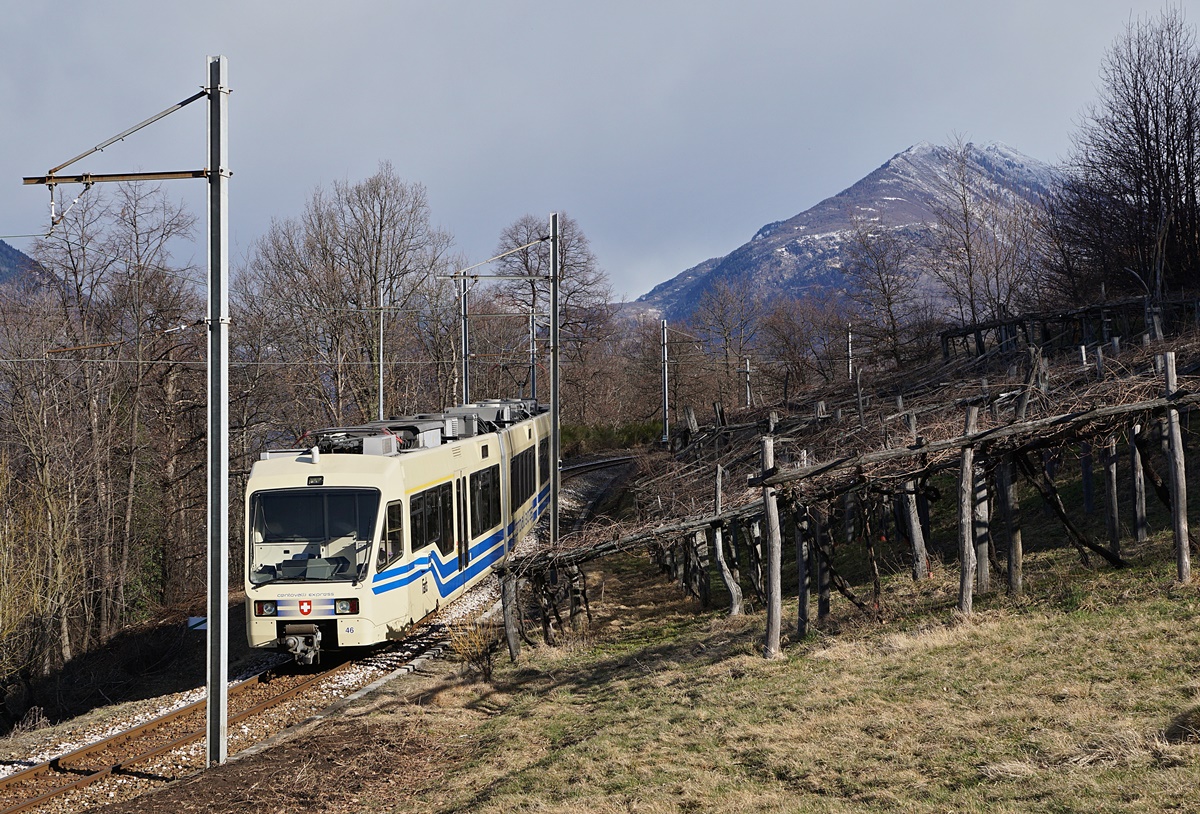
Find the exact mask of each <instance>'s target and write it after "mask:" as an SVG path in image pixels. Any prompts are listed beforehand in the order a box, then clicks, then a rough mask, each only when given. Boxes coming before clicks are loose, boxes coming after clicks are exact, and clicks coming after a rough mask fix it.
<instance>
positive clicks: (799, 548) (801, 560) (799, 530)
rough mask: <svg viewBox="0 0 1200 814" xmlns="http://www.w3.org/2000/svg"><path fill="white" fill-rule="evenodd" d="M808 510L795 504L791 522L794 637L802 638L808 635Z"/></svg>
mask: <svg viewBox="0 0 1200 814" xmlns="http://www.w3.org/2000/svg"><path fill="white" fill-rule="evenodd" d="M807 515H808V512H807V511H806V510H805V509H804V507H803V506H799V505H797V506H796V512H795V516H794V517H793V523H794V525H795V528H796V596H797V599H798V602H797V609H796V638H797V639H803V638H804V637H805V636H807V635H808V541H807V540H806V539H805V532H806V531H807V530H808V519H807Z"/></svg>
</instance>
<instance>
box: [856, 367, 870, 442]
mask: <svg viewBox="0 0 1200 814" xmlns="http://www.w3.org/2000/svg"><path fill="white" fill-rule="evenodd" d="M854 392H855V394H856V395H857V397H858V426H859V428H860V429H864V430H865V429H866V428H867V412H866V409H865V407H864V406H863V391H862V371H861V370H855V371H854Z"/></svg>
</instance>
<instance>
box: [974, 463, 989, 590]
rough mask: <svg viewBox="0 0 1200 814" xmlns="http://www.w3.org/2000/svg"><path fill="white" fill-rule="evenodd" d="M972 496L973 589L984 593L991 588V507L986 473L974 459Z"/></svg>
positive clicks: (981, 465)
mask: <svg viewBox="0 0 1200 814" xmlns="http://www.w3.org/2000/svg"><path fill="white" fill-rule="evenodd" d="M974 473H975V482H974V484H973V486H974V497H973V501H974V502H973V507H972V508H973V513H974V517H973V523H972V525H973V527H974V531H973V534H974V536H975V590H976V591H977V592H978V593H981V594H986V593H988V592H989V591H991V590H992V572H991V560H990V559H989V557H988V545H989V543H990V542H991V539H992V530H991V521H992V518H991V509H990V506H989V505H988V500H989V496H988V475H987V469H986V468H985V467H984V465H983V464H982V463H981V462H979V461H978V459H976V463H975V466H974Z"/></svg>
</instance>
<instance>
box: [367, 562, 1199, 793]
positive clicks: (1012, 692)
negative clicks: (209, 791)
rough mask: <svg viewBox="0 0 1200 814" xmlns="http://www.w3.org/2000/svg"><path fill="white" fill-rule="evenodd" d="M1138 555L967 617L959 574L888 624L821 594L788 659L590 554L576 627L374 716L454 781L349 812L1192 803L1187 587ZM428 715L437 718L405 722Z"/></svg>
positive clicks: (738, 627)
mask: <svg viewBox="0 0 1200 814" xmlns="http://www.w3.org/2000/svg"><path fill="white" fill-rule="evenodd" d="M1164 549H1165V550H1164ZM1133 556H1134V557H1135V558H1137V559H1139V560H1141V561H1143V562H1153V563H1155V564H1154V565H1146V564H1143V565H1140V566H1138V567H1135V568H1133V569H1129V570H1126V571H1119V572H1118V571H1113V570H1109V569H1107V568H1099V569H1097V570H1096V571H1091V570H1088V569H1084V568H1082V567H1081V566H1080V565H1079V564H1078V560H1077V557H1076V555H1075V554H1074V552H1073V551H1070V550H1065V551H1049V552H1045V553H1040V554H1037V555H1036V556H1035V557H1034V558H1032V560H1031V562H1030V564H1029V579H1030V582H1031V583H1032V585H1033V586H1041V588H1042V594H1043V595H1044V596H1046V597H1049V598H1045V599H1040V600H1024V601H1021V602H1013V601H1011V600H1008V599H1006V598H1004V597H1002V596H992V597H990V598H987V599H983V600H981V601H980V602H978V603H977V605H976V607H977V612H976V614H975V615H974V616H973V617H972V618H971V619H970V620H969V621H966V622H963V621H955V620H953V618H952V613H951V608H952V607H953V602H954V598H955V591H956V590H957V587H956V586H957V568H956V567H953V564H952V567H951V568H948V569H938V570H937V571H936V572H935V574H934V577H933V579H932V580H930V581H929V582H927V583H925V584H923V585H922V586H920V587H919V588H915V587H914V586H913V585H912V583H911V582H909V581H908V580H907V579H905V578H904V577H902V576H897V577H894V578H892V579H890V580H889V581H888V582H887V584H886V585H885V596H884V604H885V608H886V609H888V610H889V611H890V612H889V613H888V621H886V622H885V623H884V624H883V625H875V624H867V623H863V622H858V621H855V618H854V617H853V616H852V615H850V613H851V612H852V611H853V609H852V608H850V607H849V606H848V605H847V604H846V603H844V602H840V601H839V599H837V598H835V616H836V615H837V614H838V613H839V612H840V613H842V614H845V616H844V617H843V618H842V620H841V621H842V624H841V630H840V632H839V633H838V634H837V635H836V636H829V635H825V634H816V635H814V636H811V637H809V638H808V639H807V640H805V641H802V642H794V643H791V644H789V645H788V646H787V648H786V652H787V655H788V660H787V661H785V662H767V661H764V660H763V659H762V658H760V657H759V655H758V651H759V647H760V637H761V632H762V629H763V619H762V617H761V615H752V616H749V617H746V618H745V619H744V620H728V619H725V618H723V617H722V614H720V613H719V612H704V613H700V612H698V608H697V607H696V606H695V604H694V602H692V601H690V600H685V599H683V598H681V597H679V596H678V595H677V594H676V592H675V591H674V589H672V588H669V587H666V586H664V585H663V583H662V582H661V581H660V580H658V579H657V578H656V577H654V576H653V575H652V574H650V573H649V572H648V566H647V564H646V562H645V561H644V560H643V559H638V558H628V559H625V560H620V561H611V562H605V563H603V566H602V570H601V571H598V572H597V573H595V574H593V577H592V579H593V589H592V594H593V600H594V604H595V605H596V607H594V610H595V611H596V612H597V619H596V622H595V623H594V624H593V625H592V627H591V629H590V632H588V633H586V634H581V635H578V636H576V637H574V638H573V639H571V641H570V642H569V643H568V644H567V645H566V646H564V647H561V648H544V647H543V648H537V649H536V650H533V651H528V650H527V651H526V652H525V654H524V655H523V656H522V659H521V662H520V663H519V664H518V665H516V666H508V665H507V664H506V665H504V666H502V667H501V668H500V669H499V670H498V671H497V676H496V680H495V683H494V686H492V687H488V686H486V685H482V684H470V683H469V682H460V681H453V680H452V681H449V682H447V683H443V684H439V685H437V686H435V687H433V688H432V689H429V690H428V691H427V692H424V693H422V694H421V695H419V696H416V697H409V698H406V699H403V700H402V703H401V704H400V705H399V707H398V708H397V707H395V706H388V705H384V707H382V708H383V709H389V711H388V712H380V713H377V715H378V716H382V718H381V719H375V720H373V723H380V724H385V725H386V722H387V721H389V720H392V721H394V724H395V725H396V726H403V727H405V728H408V727H412V726H416V727H418V728H419V729H421V730H422V734H424V735H428V736H430V737H431V738H433V739H435V740H438V741H440V742H442V743H444V744H454V745H455V748H453V749H452V750H451V752H450V753H447V755H446V756H445V757H446V759H447V760H448V761H449V762H448V763H447V764H446V768H447V771H446V773H445V774H444V775H443V776H442V777H440V778H439V779H438V780H437V782H436V783H433V784H431V785H429V786H428V787H427V788H425V789H424V790H423V791H422V793H420V794H417V795H415V796H414V797H412V798H406V799H405V800H404V803H403V805H400V806H394V805H393V804H392V803H391V802H389V801H388V799H387V797H386V796H381V797H374V796H371V797H368V798H366V799H364V800H363V801H362V802H364V803H367V804H368V805H369V806H371V807H373V808H374V809H376V810H396V811H401V810H403V811H413V810H416V811H429V812H449V811H462V810H470V811H483V812H502V811H503V812H512V811H562V812H610V811H614V812H615V811H640V812H657V811H664V812H665V811H705V812H708V811H717V812H720V811H748V810H753V811H862V810H864V809H869V810H895V811H989V812H990V811H1013V812H1017V811H1021V812H1025V811H1076V810H1081V809H1086V810H1091V811H1161V810H1172V809H1174V810H1198V809H1200V791H1198V790H1197V784H1198V782H1200V751H1198V750H1200V746H1196V745H1195V744H1194V742H1192V740H1190V739H1189V738H1188V737H1187V736H1186V733H1184V734H1183V735H1180V732H1179V724H1180V723H1181V722H1182V723H1184V724H1186V723H1189V722H1191V720H1192V718H1193V717H1195V716H1197V710H1200V678H1198V677H1197V673H1196V671H1197V667H1196V665H1197V663H1198V661H1200V630H1198V629H1197V625H1196V612H1197V604H1198V602H1200V594H1198V592H1197V590H1196V589H1195V588H1194V587H1180V586H1177V585H1174V584H1173V582H1172V571H1173V564H1172V563H1171V561H1170V552H1169V547H1168V546H1167V543H1166V542H1165V541H1164V539H1163V538H1158V539H1156V540H1153V541H1152V542H1151V544H1150V545H1148V546H1147V547H1146V549H1145V550H1144V551H1141V552H1133ZM598 581H603V588H602V589H601V588H599V587H596V586H595V583H597V582H598ZM1035 590H1036V588H1035ZM601 593H603V595H604V596H603V599H600V595H601ZM596 600H599V601H596ZM908 608H914V609H916V610H915V612H914V613H912V614H908V613H905V614H899V613H897V612H896V611H897V610H898V609H908ZM785 613H791V614H792V615H794V613H795V603H794V600H793V602H792V604H791V606H790V608H787V607H785ZM396 692H405V690H404V689H403V688H401V687H399V686H398V687H397V688H396ZM396 700H401V699H396ZM431 707H436V708H437V709H438V710H439V713H447V714H424V715H419V716H417V717H414V713H415V712H417V711H418V710H427V709H429V708H431ZM1168 734H1169V735H1170V736H1171V737H1168Z"/></svg>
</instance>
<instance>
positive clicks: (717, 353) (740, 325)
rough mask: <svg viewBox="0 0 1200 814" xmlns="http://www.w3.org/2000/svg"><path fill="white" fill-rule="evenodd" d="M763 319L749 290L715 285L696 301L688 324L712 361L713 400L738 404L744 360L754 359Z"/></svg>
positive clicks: (756, 296) (755, 298)
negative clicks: (714, 391)
mask: <svg viewBox="0 0 1200 814" xmlns="http://www.w3.org/2000/svg"><path fill="white" fill-rule="evenodd" d="M762 315H763V307H762V301H761V300H760V299H759V297H758V295H756V294H755V293H753V292H751V290H750V288H749V286H734V285H730V284H729V283H726V282H724V281H718V282H717V283H716V284H715V285H713V286H712V287H711V288H709V289H707V290H706V291H705V292H704V294H703V295H702V296H701V297H700V303H699V304H698V305H697V306H696V310H695V312H694V313H693V314H692V316H691V319H690V320H689V325H690V328H689V330H691V331H692V332H693V333H695V334H696V336H697V337H699V339H700V340H701V343H702V346H703V347H704V349H705V352H706V353H707V354H708V356H709V358H710V359H711V360H712V364H713V368H714V370H713V373H714V376H713V378H714V380H715V383H716V386H717V397H718V398H719V399H720V400H721V401H722V402H723V403H725V404H734V403H738V401H739V399H737V398H736V395H737V394H738V393H739V392H740V390H741V383H742V382H743V381H744V375H745V374H744V373H742V372H740V371H741V369H742V364H743V362H744V360H745V359H747V358H749V357H751V356H754V355H755V347H756V340H757V338H758V331H759V328H760V322H761V319H762Z"/></svg>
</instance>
